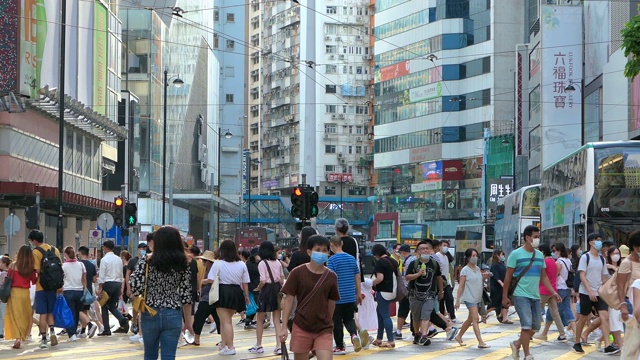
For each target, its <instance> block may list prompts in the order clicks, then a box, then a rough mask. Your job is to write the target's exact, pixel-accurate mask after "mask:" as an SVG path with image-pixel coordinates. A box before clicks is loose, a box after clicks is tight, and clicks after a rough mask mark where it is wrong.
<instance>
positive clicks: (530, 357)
mask: <svg viewBox="0 0 640 360" xmlns="http://www.w3.org/2000/svg"><path fill="white" fill-rule="evenodd" d="M524 360H534V359H533V355H528V356H527V357H525V358H524Z"/></svg>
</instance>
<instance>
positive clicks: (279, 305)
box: [267, 263, 284, 310]
mask: <svg viewBox="0 0 640 360" xmlns="http://www.w3.org/2000/svg"><path fill="white" fill-rule="evenodd" d="M267 271H268V272H269V278H271V284H272V286H275V287H276V289H277V290H278V291H277V292H278V295H277V298H278V309H277V310H282V298H283V297H284V294H283V293H282V291H280V290H281V289H282V285H280V283H276V282H275V281H274V280H273V273H272V272H271V267H270V266H269V263H267ZM275 284H278V285H275Z"/></svg>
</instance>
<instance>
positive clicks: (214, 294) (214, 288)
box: [209, 264, 222, 305]
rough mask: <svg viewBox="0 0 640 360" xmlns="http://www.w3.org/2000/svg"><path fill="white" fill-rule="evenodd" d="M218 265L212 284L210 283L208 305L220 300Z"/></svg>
mask: <svg viewBox="0 0 640 360" xmlns="http://www.w3.org/2000/svg"><path fill="white" fill-rule="evenodd" d="M220 266H222V264H220V265H218V267H217V269H216V274H215V275H214V276H213V284H211V289H210V290H209V305H213V304H215V303H217V302H218V300H220Z"/></svg>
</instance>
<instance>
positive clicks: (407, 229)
mask: <svg viewBox="0 0 640 360" xmlns="http://www.w3.org/2000/svg"><path fill="white" fill-rule="evenodd" d="M397 239H398V244H407V245H409V246H411V248H412V249H414V248H415V247H416V246H417V245H418V243H419V242H420V241H422V240H428V239H432V237H431V233H430V231H429V225H427V224H400V225H399V226H398V232H397Z"/></svg>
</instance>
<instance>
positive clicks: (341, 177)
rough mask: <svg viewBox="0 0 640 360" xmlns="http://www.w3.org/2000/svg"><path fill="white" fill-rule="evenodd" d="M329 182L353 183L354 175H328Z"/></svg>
mask: <svg viewBox="0 0 640 360" xmlns="http://www.w3.org/2000/svg"><path fill="white" fill-rule="evenodd" d="M327 181H329V182H334V181H335V182H353V174H340V173H329V174H327Z"/></svg>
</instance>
